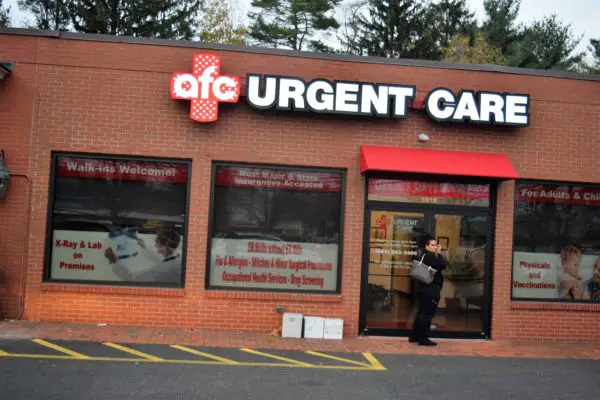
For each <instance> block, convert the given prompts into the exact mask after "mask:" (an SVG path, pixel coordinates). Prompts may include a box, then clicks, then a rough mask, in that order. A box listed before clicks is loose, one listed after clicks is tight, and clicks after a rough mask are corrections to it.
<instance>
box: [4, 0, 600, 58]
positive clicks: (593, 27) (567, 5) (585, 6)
mask: <svg viewBox="0 0 600 400" xmlns="http://www.w3.org/2000/svg"><path fill="white" fill-rule="evenodd" d="M251 1H252V0H232V2H233V4H234V5H236V6H237V7H236V8H237V9H238V10H239V11H238V12H239V14H241V15H245V14H246V13H247V11H248V10H249V9H250V3H251ZM353 1H356V0H343V4H348V3H350V2H353ZM17 2H18V0H4V2H3V3H4V4H5V6H9V7H10V8H11V10H10V15H11V18H12V25H13V26H22V21H23V20H24V19H25V18H26V17H27V14H26V13H24V12H22V11H20V10H19V9H18V5H17ZM467 2H468V3H469V5H470V6H471V9H472V10H474V11H475V15H476V16H477V18H478V19H480V20H481V19H482V18H483V15H484V12H483V0H467ZM552 13H555V14H557V15H558V17H559V19H562V21H563V22H564V23H570V24H571V28H572V31H573V32H574V33H575V34H576V35H578V36H579V35H583V39H582V41H581V43H580V44H579V48H578V50H579V51H582V50H586V48H587V46H588V43H589V39H590V38H600V1H599V0H522V1H521V10H520V13H519V19H518V20H519V22H523V23H530V22H532V21H534V20H538V19H542V18H543V17H544V16H546V15H550V14H552ZM340 16H341V14H340Z"/></svg>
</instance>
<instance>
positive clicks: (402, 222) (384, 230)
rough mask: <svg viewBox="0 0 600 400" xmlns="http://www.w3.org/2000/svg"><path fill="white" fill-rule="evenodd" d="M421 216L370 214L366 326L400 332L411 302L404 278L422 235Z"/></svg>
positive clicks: (409, 286)
mask: <svg viewBox="0 0 600 400" xmlns="http://www.w3.org/2000/svg"><path fill="white" fill-rule="evenodd" d="M426 225H427V223H426V219H425V214H424V213H410V212H394V211H371V213H370V225H369V256H368V283H367V287H366V296H364V297H366V299H365V306H366V310H365V311H366V326H367V328H375V329H382V330H404V329H407V328H408V325H407V323H408V321H409V316H410V312H411V308H412V305H413V302H414V299H413V282H412V280H411V278H410V277H409V276H408V271H409V270H410V266H411V264H412V259H413V258H414V256H416V254H417V243H418V240H419V238H420V237H421V236H422V235H423V234H424V233H425V231H426Z"/></svg>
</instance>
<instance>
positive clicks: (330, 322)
mask: <svg viewBox="0 0 600 400" xmlns="http://www.w3.org/2000/svg"><path fill="white" fill-rule="evenodd" d="M343 336H344V320H343V319H337V318H326V319H325V326H324V332H323V338H325V339H342V337H343Z"/></svg>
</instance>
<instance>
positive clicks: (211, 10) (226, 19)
mask: <svg viewBox="0 0 600 400" xmlns="http://www.w3.org/2000/svg"><path fill="white" fill-rule="evenodd" d="M245 35H246V29H245V28H244V27H243V26H242V25H240V24H236V23H235V22H234V21H233V16H232V10H231V4H229V3H227V2H225V1H223V0H208V3H207V5H206V8H205V9H204V13H203V16H202V20H201V22H200V39H201V40H202V41H203V42H209V43H226V44H237V45H243V44H244V43H245V39H244V37H245Z"/></svg>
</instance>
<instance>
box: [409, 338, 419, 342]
mask: <svg viewBox="0 0 600 400" xmlns="http://www.w3.org/2000/svg"><path fill="white" fill-rule="evenodd" d="M418 340H419V339H417V338H416V337H413V336H409V337H408V342H409V343H415V342H417V341H418Z"/></svg>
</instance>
